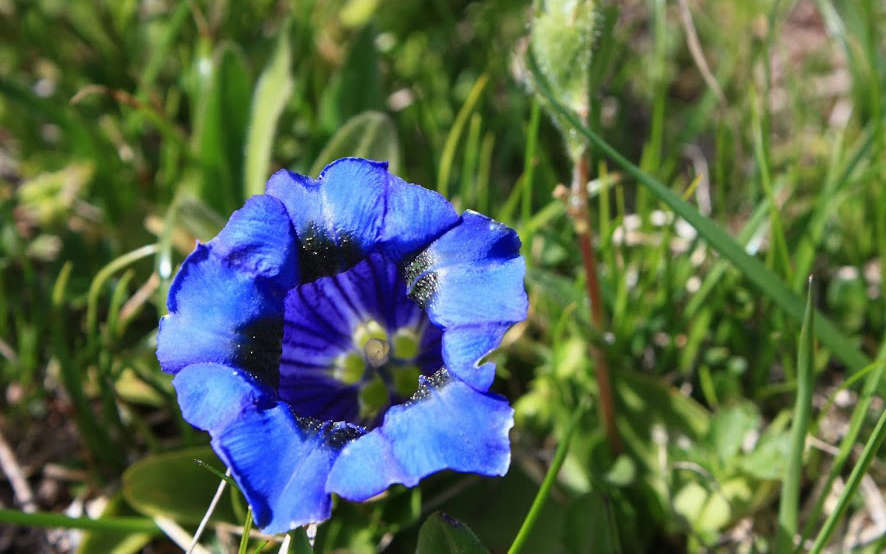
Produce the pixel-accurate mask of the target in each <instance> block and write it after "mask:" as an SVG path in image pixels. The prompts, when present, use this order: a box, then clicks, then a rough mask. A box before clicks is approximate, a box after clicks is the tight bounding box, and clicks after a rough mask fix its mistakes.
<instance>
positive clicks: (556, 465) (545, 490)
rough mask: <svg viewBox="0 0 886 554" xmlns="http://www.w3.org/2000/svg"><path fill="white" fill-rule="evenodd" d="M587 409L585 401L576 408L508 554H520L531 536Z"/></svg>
mask: <svg viewBox="0 0 886 554" xmlns="http://www.w3.org/2000/svg"><path fill="white" fill-rule="evenodd" d="M585 410H586V404H585V403H582V405H580V406H579V407H578V409H577V410H575V414H573V416H572V420H571V421H570V422H569V426H568V427H567V428H566V436H565V437H563V440H562V441H560V444H558V445H557V450H556V451H555V452H554V459H553V460H552V461H551V467H549V468H548V472H547V473H546V474H545V478H544V480H543V481H542V482H541V487H539V489H538V493H536V495H535V500H533V501H532V506H531V507H530V508H529V513H528V514H526V518H525V519H524V520H523V524H522V525H521V526H520V530H519V531H518V532H517V536H516V537H515V538H514V542H513V543H512V544H511V548H509V549H508V554H518V553H519V552H520V551H521V550H522V549H523V546H524V543H525V542H526V539H528V538H529V533H531V532H532V528H533V527H534V526H535V522H536V520H537V519H538V516H539V515H540V514H541V510H542V508H544V506H545V502H547V500H548V496H549V495H550V494H551V488H552V487H553V486H554V481H555V480H556V479H557V474H558V473H560V468H561V467H562V466H563V462H564V461H565V460H566V454H567V453H569V444H570V443H571V442H572V437H573V435H575V430H576V429H578V422H579V421H581V417H582V416H583V415H584V413H585Z"/></svg>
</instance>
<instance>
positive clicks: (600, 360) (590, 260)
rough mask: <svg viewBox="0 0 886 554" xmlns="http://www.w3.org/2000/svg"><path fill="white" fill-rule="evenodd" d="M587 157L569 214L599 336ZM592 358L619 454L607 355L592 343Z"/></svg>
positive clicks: (579, 167)
mask: <svg viewBox="0 0 886 554" xmlns="http://www.w3.org/2000/svg"><path fill="white" fill-rule="evenodd" d="M588 173H589V172H588V157H587V153H585V154H584V155H582V156H581V157H580V158H579V159H578V161H577V162H576V164H575V168H574V171H573V175H572V190H571V194H570V196H569V203H568V211H569V215H570V216H572V219H573V221H574V225H575V233H576V236H577V238H578V246H579V248H580V249H581V257H582V261H583V262H584V269H585V285H586V287H587V293H588V299H589V300H590V301H591V322H592V324H593V326H594V327H595V329H596V331H597V333H598V334H600V335H602V334H603V332H604V330H605V328H606V321H605V320H606V317H605V315H604V313H603V299H602V296H601V294H600V282H599V281H598V280H597V260H596V258H595V257H594V247H593V244H592V240H591V239H592V233H593V229H592V228H591V217H590V215H589V213H588V189H587V183H588ZM590 351H591V356H592V357H593V358H594V370H595V371H596V374H597V388H598V389H599V392H600V415H601V417H602V418H603V424H604V426H605V428H606V438H607V439H608V440H609V445H610V447H611V448H612V451H613V452H614V453H616V454H618V453H620V452H621V450H622V447H621V439H620V437H619V435H618V429H617V428H616V426H615V402H614V401H613V397H612V381H611V379H610V375H609V363H608V362H607V360H606V354H605V353H604V352H603V350H601V349H600V347H599V346H597V344H595V342H594V341H593V340H592V341H590Z"/></svg>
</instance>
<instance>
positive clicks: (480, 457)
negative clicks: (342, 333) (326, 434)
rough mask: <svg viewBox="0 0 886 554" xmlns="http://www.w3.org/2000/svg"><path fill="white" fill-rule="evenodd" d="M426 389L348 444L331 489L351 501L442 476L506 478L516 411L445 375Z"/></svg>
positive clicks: (333, 472) (425, 385)
mask: <svg viewBox="0 0 886 554" xmlns="http://www.w3.org/2000/svg"><path fill="white" fill-rule="evenodd" d="M419 380H420V381H421V383H422V386H421V388H420V389H419V392H418V393H417V395H416V397H414V400H413V401H411V402H410V403H407V404H401V405H398V406H394V407H392V408H390V409H389V410H388V412H387V413H386V414H385V417H384V422H383V423H382V425H381V427H378V428H376V429H374V430H372V431H370V432H369V433H367V434H366V435H364V436H362V437H360V438H358V439H357V440H354V441H352V442H350V443H348V444H347V445H346V446H345V447H344V448H343V449H342V451H341V454H340V455H339V457H338V459H337V460H336V461H335V463H334V465H333V466H332V470H331V471H330V473H329V478H328V480H327V482H326V490H327V491H328V492H334V493H336V494H339V495H341V496H343V497H345V498H348V499H351V500H365V499H367V498H370V497H372V496H374V495H376V494H378V493H380V492H382V491H383V490H385V489H386V488H387V487H388V486H390V485H391V484H393V483H402V484H404V485H406V486H414V485H415V484H417V483H418V481H419V480H420V479H421V478H423V477H425V476H427V475H430V474H431V473H435V472H437V471H440V470H443V469H452V470H455V471H464V472H472V473H479V474H482V475H504V474H505V473H506V472H507V470H508V466H509V464H510V456H511V454H510V444H509V442H508V430H509V429H510V428H511V427H512V426H513V423H514V419H513V415H514V411H513V410H512V409H511V407H510V406H508V403H507V401H506V400H505V399H504V398H502V397H500V396H498V395H495V394H489V393H481V392H478V391H476V390H474V389H473V388H471V387H470V386H468V385H466V384H465V383H463V382H461V381H460V380H458V379H456V378H451V377H449V376H448V375H447V374H446V372H445V370H444V371H441V372H438V373H437V374H435V375H434V376H433V377H431V378H426V377H419Z"/></svg>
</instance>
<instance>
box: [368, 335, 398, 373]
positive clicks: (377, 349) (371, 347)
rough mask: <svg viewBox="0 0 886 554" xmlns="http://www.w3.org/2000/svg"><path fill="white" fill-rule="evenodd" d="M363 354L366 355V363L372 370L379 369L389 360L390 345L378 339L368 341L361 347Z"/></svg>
mask: <svg viewBox="0 0 886 554" xmlns="http://www.w3.org/2000/svg"><path fill="white" fill-rule="evenodd" d="M363 353H364V354H365V355H366V361H367V362H368V363H369V365H371V366H372V367H373V368H379V367H381V366H383V365H385V364H386V363H388V359H390V354H391V345H390V344H388V341H383V340H380V339H369V340H368V341H366V345H365V346H364V347H363Z"/></svg>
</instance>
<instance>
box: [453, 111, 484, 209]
mask: <svg viewBox="0 0 886 554" xmlns="http://www.w3.org/2000/svg"><path fill="white" fill-rule="evenodd" d="M482 123H483V116H481V115H480V114H479V113H474V114H472V115H471V124H470V125H468V140H467V142H466V143H465V156H464V159H463V160H462V169H461V191H460V192H459V198H460V200H461V205H462V207H464V208H475V207H476V206H477V189H476V176H477V156H478V154H479V150H480V127H481V125H482Z"/></svg>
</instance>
